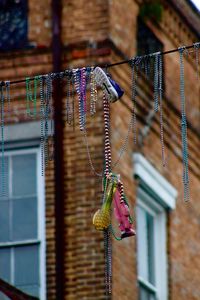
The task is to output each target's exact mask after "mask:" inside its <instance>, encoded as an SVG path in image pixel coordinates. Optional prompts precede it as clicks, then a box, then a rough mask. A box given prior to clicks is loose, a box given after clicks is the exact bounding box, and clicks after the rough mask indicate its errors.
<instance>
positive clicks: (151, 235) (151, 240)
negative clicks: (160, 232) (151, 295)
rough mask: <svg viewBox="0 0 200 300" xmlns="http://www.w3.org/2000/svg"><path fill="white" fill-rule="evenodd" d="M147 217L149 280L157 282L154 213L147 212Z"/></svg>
mask: <svg viewBox="0 0 200 300" xmlns="http://www.w3.org/2000/svg"><path fill="white" fill-rule="evenodd" d="M146 218H147V240H148V269H149V282H150V283H152V284H154V283H155V274H154V273H155V270H154V218H153V216H152V215H150V214H148V213H146Z"/></svg>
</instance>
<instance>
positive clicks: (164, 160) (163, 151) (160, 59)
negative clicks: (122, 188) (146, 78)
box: [158, 54, 166, 167]
mask: <svg viewBox="0 0 200 300" xmlns="http://www.w3.org/2000/svg"><path fill="white" fill-rule="evenodd" d="M158 69H159V104H160V140H161V153H162V164H163V167H164V166H165V165H166V159H165V143H164V130H163V127H164V126H163V105H162V103H163V99H162V98H163V97H162V93H163V88H162V85H163V64H162V55H161V54H160V55H159V57H158Z"/></svg>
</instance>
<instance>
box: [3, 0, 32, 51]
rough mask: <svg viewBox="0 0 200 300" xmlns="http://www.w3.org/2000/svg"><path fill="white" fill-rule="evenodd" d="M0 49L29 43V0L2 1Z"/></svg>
mask: <svg viewBox="0 0 200 300" xmlns="http://www.w3.org/2000/svg"><path fill="white" fill-rule="evenodd" d="M0 3H1V5H0V50H1V51H2V50H3V51H9V50H12V49H19V48H22V47H25V46H26V45H27V28H28V22H27V1H26V0H17V1H16V0H15V1H14V0H11V1H7V0H4V1H0Z"/></svg>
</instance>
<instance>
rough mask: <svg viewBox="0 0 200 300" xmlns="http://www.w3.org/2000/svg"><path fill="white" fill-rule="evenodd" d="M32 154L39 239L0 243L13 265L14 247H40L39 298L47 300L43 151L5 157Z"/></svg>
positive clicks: (18, 152) (15, 152)
mask: <svg viewBox="0 0 200 300" xmlns="http://www.w3.org/2000/svg"><path fill="white" fill-rule="evenodd" d="M23 126H24V125H23ZM31 153H34V154H36V176H37V194H36V195H34V197H36V198H37V212H38V216H37V221H38V223H37V224H38V239H31V240H23V241H16V242H5V243H0V248H3V247H10V249H11V263H12V264H13V263H14V260H13V247H15V246H19V245H32V244H38V245H39V260H40V261H39V283H40V286H39V289H40V293H39V298H40V299H43V300H45V299H46V238H45V185H44V177H42V175H41V159H40V158H41V149H40V147H39V144H38V147H34V148H30V149H19V150H9V151H6V152H5V156H8V157H9V156H11V159H10V161H12V156H13V155H23V154H31ZM11 167H12V165H10V168H11ZM10 173H11V172H10ZM9 180H11V175H10V178H9ZM10 183H11V182H10ZM11 186H12V185H11ZM9 196H10V195H9ZM30 197H31V196H30ZM13 276H14V275H13V274H12V272H11V278H12V283H13V280H14V278H13Z"/></svg>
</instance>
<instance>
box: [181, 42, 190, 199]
mask: <svg viewBox="0 0 200 300" xmlns="http://www.w3.org/2000/svg"><path fill="white" fill-rule="evenodd" d="M184 50H185V48H184V47H181V48H179V56H180V96H181V136H182V156H183V185H184V200H185V201H187V200H189V174H188V144H187V119H186V114H185V79H184V62H183V54H184Z"/></svg>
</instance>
